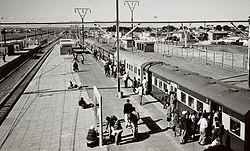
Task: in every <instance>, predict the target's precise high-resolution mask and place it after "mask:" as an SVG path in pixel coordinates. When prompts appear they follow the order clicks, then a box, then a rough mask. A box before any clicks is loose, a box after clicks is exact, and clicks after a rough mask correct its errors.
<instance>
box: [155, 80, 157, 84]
mask: <svg viewBox="0 0 250 151" xmlns="http://www.w3.org/2000/svg"><path fill="white" fill-rule="evenodd" d="M155 86H157V79H156V78H155Z"/></svg>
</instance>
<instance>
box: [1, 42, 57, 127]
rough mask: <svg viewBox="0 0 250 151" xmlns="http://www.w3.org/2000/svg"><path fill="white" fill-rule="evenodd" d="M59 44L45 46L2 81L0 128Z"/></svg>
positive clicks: (53, 43)
mask: <svg viewBox="0 0 250 151" xmlns="http://www.w3.org/2000/svg"><path fill="white" fill-rule="evenodd" d="M57 42H58V39H56V40H54V41H53V42H51V43H49V44H48V45H45V46H44V47H43V48H42V49H41V50H40V51H39V52H38V53H36V54H35V55H34V56H33V57H31V58H30V59H28V60H27V61H26V62H25V63H23V64H22V65H21V66H19V67H18V68H17V69H16V70H15V71H13V72H12V73H11V74H10V75H8V76H7V77H6V78H4V79H3V80H1V81H0V126H1V124H2V123H3V121H4V120H5V118H6V117H7V116H8V114H9V113H10V111H11V109H12V108H13V107H14V105H15V104H16V102H17V100H18V98H19V97H20V96H21V94H22V93H23V91H24V90H25V88H26V87H27V86H28V84H29V83H30V81H31V80H32V78H33V77H34V75H35V74H36V73H37V71H38V70H39V68H40V67H41V66H42V64H43V62H44V61H45V60H46V58H47V57H48V56H49V54H50V53H51V52H52V50H53V49H54V46H55V45H56V43H57Z"/></svg>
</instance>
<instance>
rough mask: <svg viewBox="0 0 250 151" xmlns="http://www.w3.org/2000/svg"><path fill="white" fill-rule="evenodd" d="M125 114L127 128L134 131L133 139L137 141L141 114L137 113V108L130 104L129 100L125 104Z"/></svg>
mask: <svg viewBox="0 0 250 151" xmlns="http://www.w3.org/2000/svg"><path fill="white" fill-rule="evenodd" d="M123 114H124V120H125V126H126V128H130V129H132V134H133V138H134V139H136V136H137V133H138V121H139V119H140V115H139V112H137V111H136V109H135V107H133V105H132V104H131V103H130V100H129V99H127V102H126V103H125V104H124V107H123Z"/></svg>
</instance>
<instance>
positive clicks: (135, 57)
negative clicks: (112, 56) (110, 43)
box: [120, 51, 157, 66]
mask: <svg viewBox="0 0 250 151" xmlns="http://www.w3.org/2000/svg"><path fill="white" fill-rule="evenodd" d="M124 58H126V59H128V58H129V60H130V62H131V61H132V62H133V63H135V64H137V65H138V66H141V65H143V64H144V63H147V62H153V61H157V60H155V59H153V58H149V57H145V56H142V55H140V53H138V52H133V53H132V52H128V51H120V59H124Z"/></svg>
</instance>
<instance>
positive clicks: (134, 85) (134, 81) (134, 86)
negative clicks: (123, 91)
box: [133, 77, 137, 93]
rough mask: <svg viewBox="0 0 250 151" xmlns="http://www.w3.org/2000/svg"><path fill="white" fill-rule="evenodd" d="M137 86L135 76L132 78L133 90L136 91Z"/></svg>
mask: <svg viewBox="0 0 250 151" xmlns="http://www.w3.org/2000/svg"><path fill="white" fill-rule="evenodd" d="M136 86H137V80H136V78H135V77H134V80H133V92H134V93H136V88H137V87H136Z"/></svg>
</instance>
